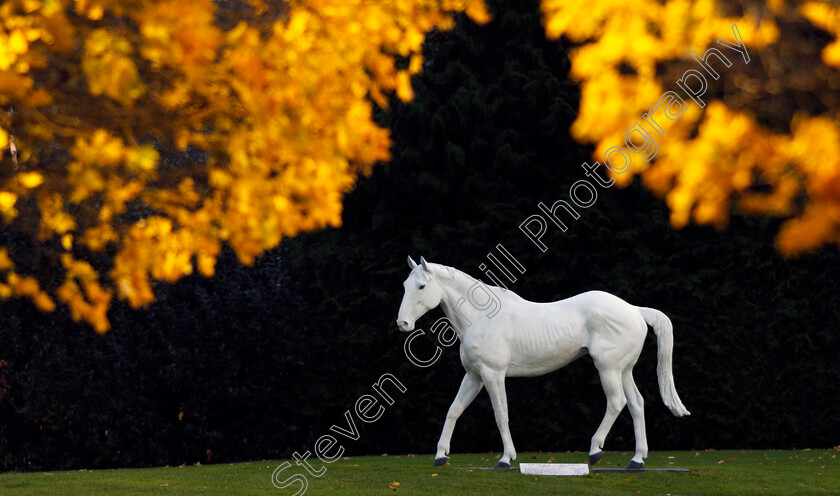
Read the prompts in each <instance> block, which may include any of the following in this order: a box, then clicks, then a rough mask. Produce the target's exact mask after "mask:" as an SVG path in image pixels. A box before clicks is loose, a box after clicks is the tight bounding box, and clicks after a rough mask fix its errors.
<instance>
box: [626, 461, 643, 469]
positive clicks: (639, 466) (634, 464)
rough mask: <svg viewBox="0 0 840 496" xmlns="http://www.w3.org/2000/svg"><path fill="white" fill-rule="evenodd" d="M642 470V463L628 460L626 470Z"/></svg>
mask: <svg viewBox="0 0 840 496" xmlns="http://www.w3.org/2000/svg"><path fill="white" fill-rule="evenodd" d="M643 468H645V464H644V462H642V463H639V462H634V461H633V460H630V463H628V464H627V469H628V470H641V469H643Z"/></svg>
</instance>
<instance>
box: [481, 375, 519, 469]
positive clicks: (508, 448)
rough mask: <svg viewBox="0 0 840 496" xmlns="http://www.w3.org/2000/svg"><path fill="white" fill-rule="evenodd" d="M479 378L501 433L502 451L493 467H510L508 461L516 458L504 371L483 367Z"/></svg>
mask: <svg viewBox="0 0 840 496" xmlns="http://www.w3.org/2000/svg"><path fill="white" fill-rule="evenodd" d="M481 378H482V379H483V380H484V385H485V386H487V394H489V395H490V402H491V403H492V404H493V413H494V414H495V416H496V426H497V427H498V428H499V433H500V434H501V435H502V445H503V446H504V450H505V451H504V453H503V454H502V457H501V458H500V459H499V463H497V464H496V466H495V467H493V468H510V462H511V461H512V460H516V449H515V448H514V447H513V439H511V437H510V429H509V428H508V407H507V394H506V393H505V371H504V370H502V371H498V370H492V369H489V368H485V369H483V370H482V371H481Z"/></svg>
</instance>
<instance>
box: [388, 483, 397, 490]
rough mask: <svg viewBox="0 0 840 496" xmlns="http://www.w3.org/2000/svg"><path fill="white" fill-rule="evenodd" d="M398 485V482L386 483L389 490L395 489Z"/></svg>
mask: <svg viewBox="0 0 840 496" xmlns="http://www.w3.org/2000/svg"><path fill="white" fill-rule="evenodd" d="M399 486H400V483H399V482H392V483H390V484H388V489H390V490H391V491H396V490H397V488H398V487H399Z"/></svg>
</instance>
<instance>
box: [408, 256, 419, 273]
mask: <svg viewBox="0 0 840 496" xmlns="http://www.w3.org/2000/svg"><path fill="white" fill-rule="evenodd" d="M415 267H417V264H416V263H414V260H412V259H411V255H409V256H408V268H409V269H411V270H414V268H415Z"/></svg>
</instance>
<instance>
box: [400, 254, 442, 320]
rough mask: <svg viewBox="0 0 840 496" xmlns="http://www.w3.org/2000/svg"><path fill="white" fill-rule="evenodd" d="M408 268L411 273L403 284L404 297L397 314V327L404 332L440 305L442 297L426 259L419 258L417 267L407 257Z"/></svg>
mask: <svg viewBox="0 0 840 496" xmlns="http://www.w3.org/2000/svg"><path fill="white" fill-rule="evenodd" d="M408 266H409V268H411V273H410V274H409V275H408V279H406V280H405V282H404V283H403V286H404V287H405V295H404V296H403V299H402V303H401V304H400V311H399V312H398V313H397V325H398V326H399V328H400V330H401V331H404V332H409V331H413V330H414V323H415V322H416V321H417V319H419V318H420V317H422V316H423V315H424V314H425V313H426V312H428V311H429V310H431V309H433V308H435V307H436V306H438V305H440V299H441V295H442V291H441V288H440V285H439V284H438V283H437V281H436V280H435V276H434V274H433V273H432V270H431V269H430V268H429V265H428V264H427V263H426V259H424V258H423V257H420V265H417V264H416V263H415V262H414V260H412V259H411V257H408Z"/></svg>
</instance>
